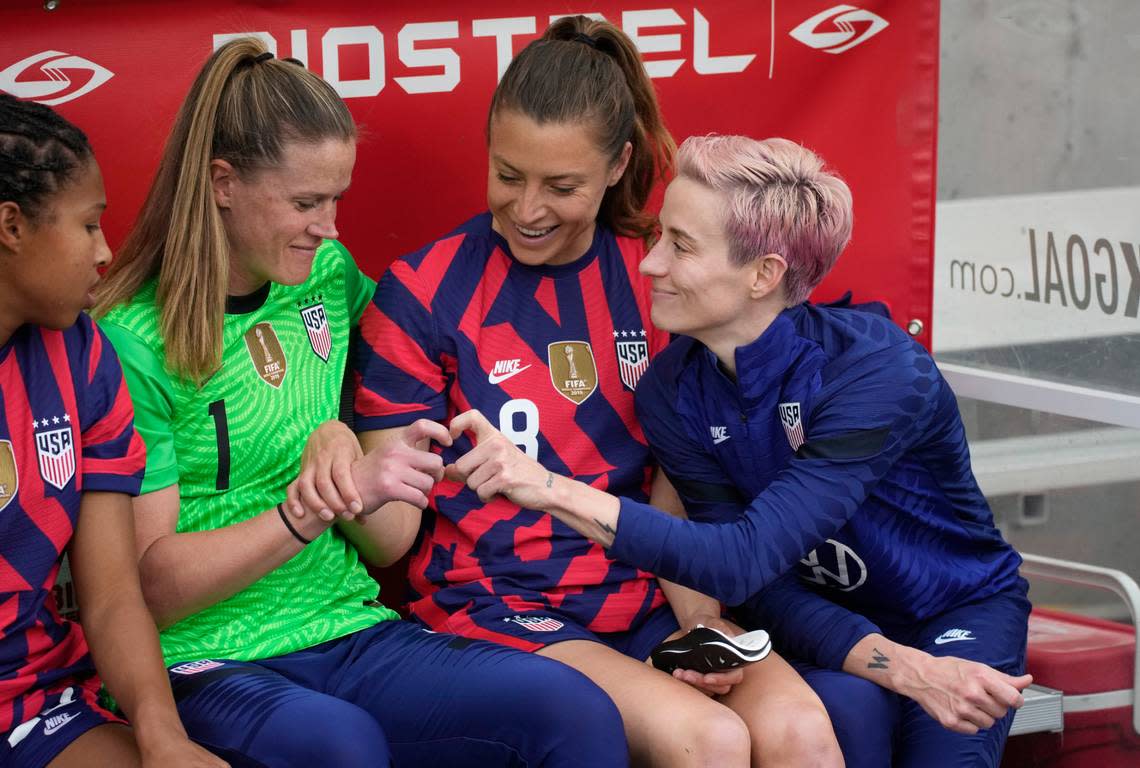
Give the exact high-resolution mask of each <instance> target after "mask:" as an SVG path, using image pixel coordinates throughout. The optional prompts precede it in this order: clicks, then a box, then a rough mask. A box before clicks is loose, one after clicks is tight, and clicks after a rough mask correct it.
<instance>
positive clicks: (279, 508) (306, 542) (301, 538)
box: [277, 504, 313, 547]
mask: <svg viewBox="0 0 1140 768" xmlns="http://www.w3.org/2000/svg"><path fill="white" fill-rule="evenodd" d="M277 514H279V515H281V522H283V523H285V527H286V528H288V529H289V533H291V534H293V538H294V539H296V540H297V541H299V542H301V546H302V547H304V546H307V545H309V544H312V543H313V540H312V539H306V538H305V537H304V536H302V535H301V534H300V533H298V532H297V529H296V528H294V527H293V524H292V523H290V522H289V515H287V514H285V507H283V506H281V505H280V504H278V505H277Z"/></svg>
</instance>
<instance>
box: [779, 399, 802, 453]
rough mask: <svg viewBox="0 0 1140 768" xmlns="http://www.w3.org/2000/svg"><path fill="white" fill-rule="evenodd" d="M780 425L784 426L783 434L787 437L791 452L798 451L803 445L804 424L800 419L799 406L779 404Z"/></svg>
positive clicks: (795, 404)
mask: <svg viewBox="0 0 1140 768" xmlns="http://www.w3.org/2000/svg"><path fill="white" fill-rule="evenodd" d="M780 423H781V424H783V425H784V434H785V435H787V436H788V443H789V444H790V445H791V446H792V450H793V451H798V450H799V449H800V446H801V445H803V444H804V424H803V420H802V419H801V418H800V404H799V403H780Z"/></svg>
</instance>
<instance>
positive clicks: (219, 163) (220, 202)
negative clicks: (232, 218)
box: [210, 158, 238, 209]
mask: <svg viewBox="0 0 1140 768" xmlns="http://www.w3.org/2000/svg"><path fill="white" fill-rule="evenodd" d="M237 182H238V177H237V171H236V170H235V169H234V167H233V166H232V165H230V164H229V162H227V161H225V160H219V159H218V158H214V159H213V160H211V161H210V186H211V188H212V189H213V191H214V204H215V205H216V206H218V207H219V208H223V209H225V208H230V207H231V206H232V205H233V194H234V185H235V184H236V183H237Z"/></svg>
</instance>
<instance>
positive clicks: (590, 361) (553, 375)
mask: <svg viewBox="0 0 1140 768" xmlns="http://www.w3.org/2000/svg"><path fill="white" fill-rule="evenodd" d="M546 360H547V364H548V366H549V368H550V382H551V383H552V384H553V385H554V388H555V389H556V390H558V394H560V395H562V396H563V397H565V398H566V399H567V400H569V401H570V402H572V403H574V405H579V404H581V403H582V402H583V401H584V400H585V399H586V398H588V397H589V396H590V395H592V394H594V390H595V389H597V388H598V367H597V365H595V364H594V351H593V350H592V349H590V344H589V342H585V341H556V342H554V343H553V344H548V345H547V347H546Z"/></svg>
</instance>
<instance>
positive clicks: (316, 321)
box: [301, 301, 332, 363]
mask: <svg viewBox="0 0 1140 768" xmlns="http://www.w3.org/2000/svg"><path fill="white" fill-rule="evenodd" d="M301 321H302V322H304V324H305V331H306V332H307V333H308V334H309V345H310V346H312V348H313V352H315V353H316V355H317V357H319V358H320V359H322V360H324V361H325V362H326V363H327V362H328V361H329V352H331V351H332V336H331V335H330V334H329V319H328V317H327V316H326V315H325V304H324V302H323V301H322V302H319V303H317V304H314V305H313V306H311V307H305V308H304V309H302V310H301Z"/></svg>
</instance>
